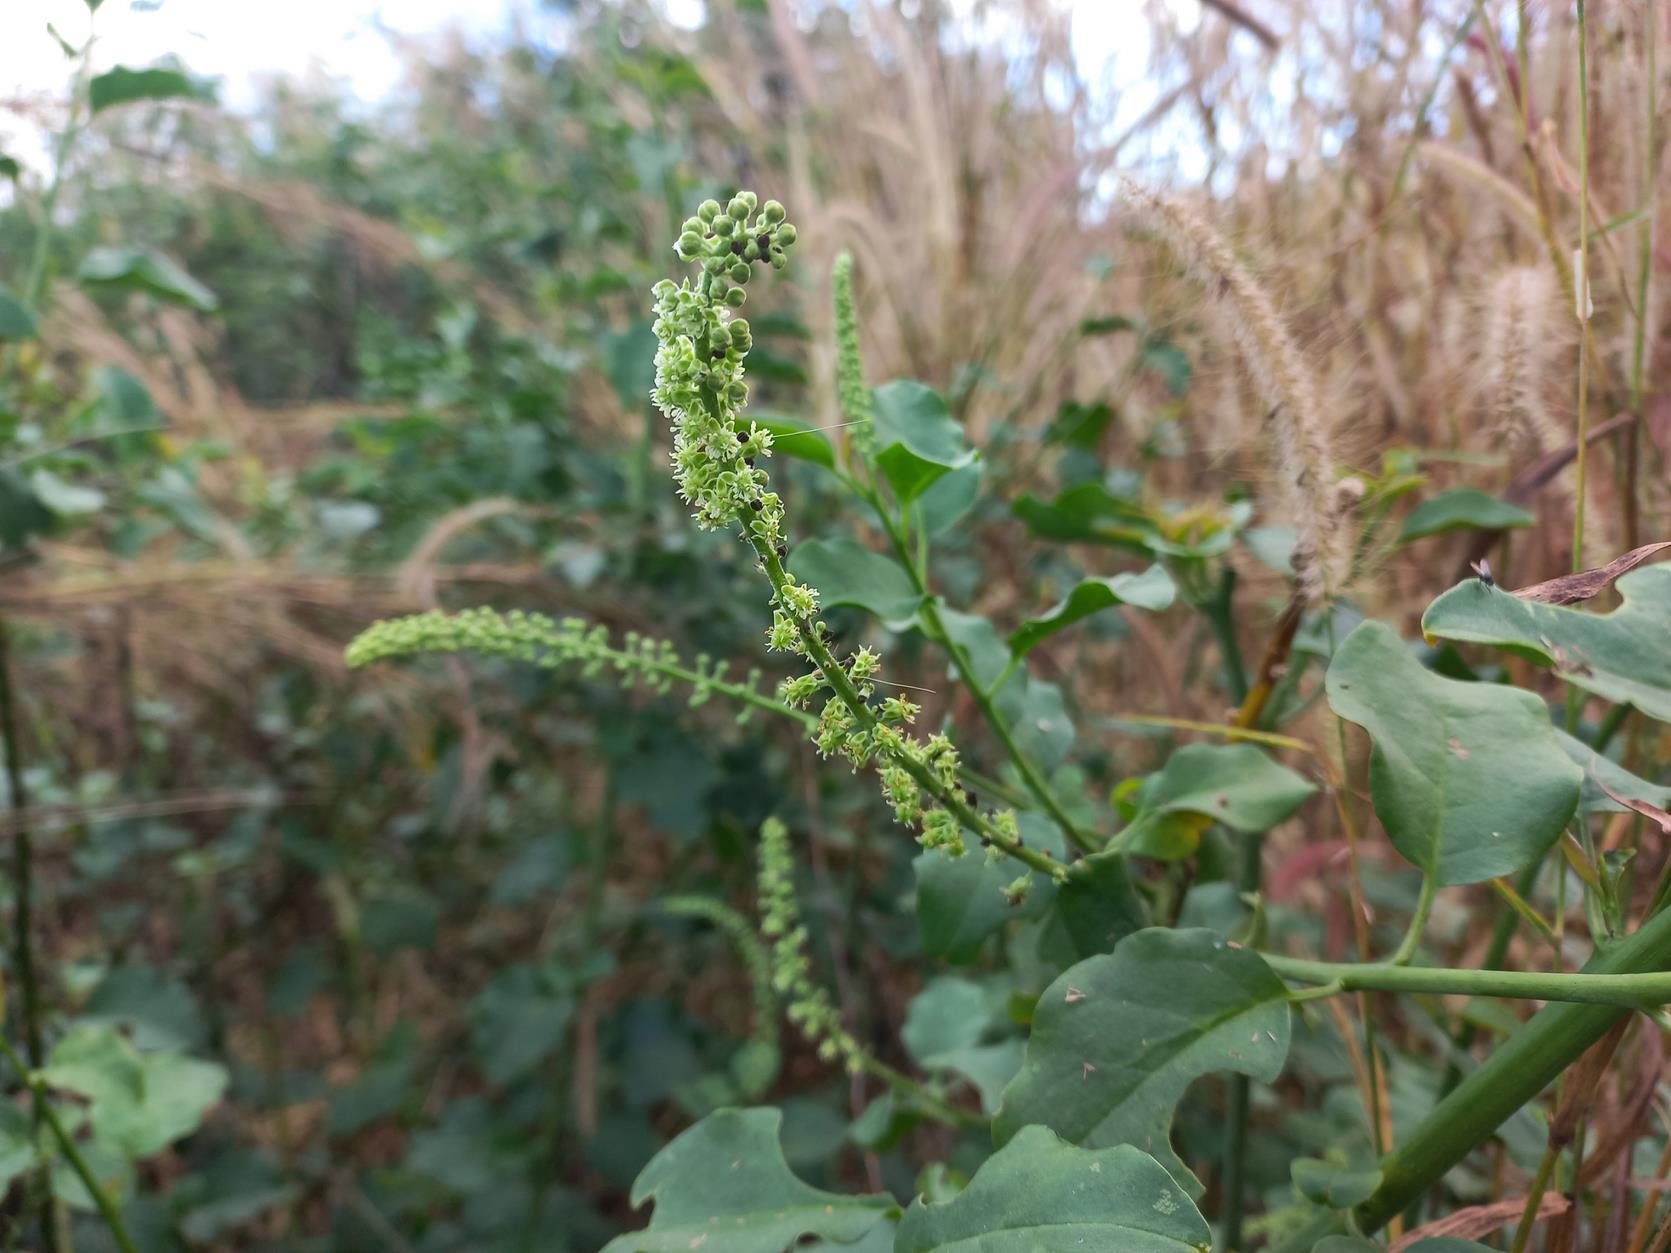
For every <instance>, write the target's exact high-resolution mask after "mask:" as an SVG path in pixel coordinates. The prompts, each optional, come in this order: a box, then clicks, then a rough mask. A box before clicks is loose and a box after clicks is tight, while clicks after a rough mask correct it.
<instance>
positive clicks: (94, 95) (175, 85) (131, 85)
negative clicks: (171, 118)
mask: <svg viewBox="0 0 1671 1253" xmlns="http://www.w3.org/2000/svg"><path fill="white" fill-rule="evenodd" d="M214 98H215V93H214V89H213V88H212V87H210V86H209V85H208V84H206V83H202V82H199V81H198V80H196V79H194V78H192V77H191V76H190V75H189V74H184V73H182V72H181V71H179V70H173V69H167V68H165V67H162V66H157V67H153V68H151V69H147V70H130V69H129V68H128V67H127V66H125V65H118V66H116V67H115V68H114V69H109V70H106V71H105V72H104V73H103V74H98V75H95V76H94V78H93V81H92V82H90V83H88V84H87V102H88V104H90V105H91V106H92V108H93V112H94V113H102V112H104V110H106V109H109V108H114V107H115V106H116V105H119V104H131V103H133V102H134V101H136V100H213V99H214Z"/></svg>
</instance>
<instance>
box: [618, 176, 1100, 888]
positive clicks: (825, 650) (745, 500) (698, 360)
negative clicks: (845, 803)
mask: <svg viewBox="0 0 1671 1253" xmlns="http://www.w3.org/2000/svg"><path fill="white" fill-rule="evenodd" d="M794 242H795V228H794V226H793V225H791V224H790V223H789V222H788V221H787V220H786V219H785V214H784V209H783V206H782V205H780V204H779V203H778V202H777V201H775V200H768V201H767V202H766V203H765V205H764V206H760V205H759V202H758V200H757V198H756V197H755V195H754V194H753V193H752V192H739V193H738V194H737V195H736V196H735V197H733V198H732V200H731V202H730V203H729V204H728V205H725V206H723V207H722V206H721V205H720V204H719V202H718V201H714V200H709V201H705V202H704V203H703V204H702V206H701V207H700V208H699V209H698V210H697V212H696V215H695V216H694V217H691V218H688V219H686V221H685V223H684V226H683V228H682V230H681V233H680V236H679V239H678V241H677V243H675V245H674V250H675V251H676V252H677V253H678V254H679V256H680V258H681V259H683V260H686V261H694V262H696V263H698V264H699V265H700V267H701V272H700V273H699V274H698V275H696V276H695V277H694V279H686V280H685V281H684V282H682V283H674V282H672V281H671V280H669V279H663V280H662V281H661V282H659V283H657V284H656V286H655V288H654V294H655V310H656V322H655V333H656V339H657V344H658V346H657V350H656V383H655V388H654V390H653V391H652V393H651V396H652V398H653V399H654V401H655V403H656V406H657V407H658V408H659V409H660V410H661V411H662V413H663V414H665V415H666V417H667V419H668V421H669V422H670V423H671V424H672V428H673V469H674V473H675V477H676V478H677V480H678V484H679V492H680V495H681V496H682V497H683V498H684V499H685V500H686V501H688V502H689V503H690V504H691V505H692V506H693V516H694V517H695V519H696V523H697V525H698V526H699V527H701V528H703V529H705V530H715V529H719V528H721V527H726V526H730V525H733V524H735V525H738V526H740V527H741V529H742V532H743V536H744V538H745V539H746V540H747V541H748V543H749V544H750V545H752V546H753V548H754V550H755V552H756V554H757V555H758V556H759V558H760V566H761V569H762V570H763V571H764V572H765V574H766V577H767V578H768V579H769V580H770V581H771V585H772V599H771V606H772V625H771V627H770V629H769V630H768V631H767V632H766V638H767V643H768V645H769V646H770V647H771V648H772V649H773V650H774V651H777V652H786V653H791V654H793V655H795V656H798V657H802V658H804V659H805V660H806V661H808V662H810V663H811V666H812V668H811V669H810V670H808V671H807V672H806V673H804V674H802V675H800V676H798V677H796V678H793V679H790V680H789V681H788V682H786V683H785V684H784V685H783V688H782V693H781V694H782V696H783V698H784V700H785V702H786V703H788V704H790V705H793V706H795V707H796V708H807V707H809V706H811V705H812V704H813V703H814V702H815V701H817V700H819V699H820V698H822V699H823V702H824V703H823V705H822V708H821V710H820V712H819V714H818V721H817V725H816V727H815V729H814V732H813V742H814V743H815V744H816V745H817V747H818V751H819V752H820V753H821V754H823V755H824V756H826V757H831V756H837V755H839V756H842V757H844V758H846V759H847V761H848V762H849V763H850V764H851V765H852V766H853V768H854V769H855V770H857V769H858V768H859V767H861V766H866V765H870V766H874V767H875V769H876V770H877V773H878V774H879V775H880V777H881V783H882V791H883V795H884V796H885V797H886V798H887V800H888V802H889V804H891V805H892V806H893V810H894V816H895V818H896V819H897V820H898V821H899V822H901V823H903V824H905V825H907V826H914V827H917V828H918V829H919V835H918V839H919V840H920V841H921V843H922V845H923V846H924V847H925V848H930V849H934V848H939V849H944V850H945V851H947V852H948V853H951V854H953V855H956V854H961V853H962V852H963V851H964V848H965V842H964V834H963V833H964V831H965V830H970V831H974V832H976V833H977V834H978V835H979V837H980V839H981V841H982V842H983V843H985V844H987V845H988V846H989V847H990V848H994V849H997V850H999V851H1002V852H1004V853H1008V854H1009V855H1010V856H1012V857H1015V858H1016V859H1017V860H1019V861H1021V862H1023V863H1024V864H1025V865H1027V866H1028V867H1029V868H1030V869H1031V870H1034V871H1039V872H1042V873H1046V874H1049V875H1052V876H1053V877H1056V878H1063V877H1065V876H1066V874H1067V867H1066V866H1064V865H1063V864H1062V863H1060V862H1058V861H1057V860H1056V859H1055V858H1053V857H1050V856H1048V855H1047V854H1044V853H1042V852H1040V851H1038V850H1036V849H1030V848H1027V847H1025V846H1024V845H1023V844H1022V843H1021V839H1020V833H1019V830H1018V827H1017V824H1016V820H1015V815H1014V813H1013V812H1009V811H994V812H991V813H988V814H983V813H981V812H979V811H978V810H977V809H976V808H975V804H974V797H973V795H972V794H971V793H966V792H965V791H964V790H963V788H962V787H961V785H960V784H959V783H958V770H959V762H958V753H957V749H956V748H955V746H954V745H953V744H952V742H951V740H950V739H949V738H948V737H946V736H945V735H934V736H931V737H929V738H928V739H927V740H921V739H918V738H916V737H915V736H913V735H912V734H911V733H910V731H909V729H908V728H909V727H910V726H911V724H912V723H913V722H914V721H915V720H916V717H917V714H918V713H919V712H920V706H918V705H917V704H916V703H915V702H913V701H911V700H908V699H906V698H905V697H903V696H888V697H885V698H881V699H878V698H877V694H876V687H877V684H878V683H879V682H881V680H880V678H879V671H880V668H881V662H880V659H879V658H878V657H877V655H876V654H875V653H874V652H872V651H871V650H870V649H868V648H860V649H858V650H857V651H855V652H853V653H850V654H848V655H847V656H846V657H844V658H842V659H840V660H839V661H838V660H837V659H836V657H835V656H834V655H833V654H832V652H831V651H830V647H829V642H828V640H829V632H828V628H827V627H826V626H825V624H824V623H823V622H822V621H821V620H820V619H819V617H818V608H819V599H818V589H816V588H814V587H809V586H807V585H806V584H804V583H801V582H798V581H797V580H796V578H795V576H794V575H792V574H790V573H789V572H788V571H787V570H785V569H784V567H783V558H784V557H785V556H786V555H787V554H788V548H787V545H786V544H785V542H784V511H783V501H782V499H781V498H780V497H779V496H778V495H777V493H776V492H773V491H772V490H771V489H770V480H769V478H768V476H767V474H766V471H765V470H764V469H763V468H762V467H761V466H760V464H759V463H760V461H761V460H763V459H764V458H766V457H768V456H770V454H771V451H772V438H771V435H770V433H769V432H767V431H765V430H762V429H761V428H760V427H758V426H756V425H754V424H752V423H748V422H746V421H745V419H744V418H743V408H744V406H745V405H746V404H747V403H748V383H747V382H746V380H745V377H744V369H743V363H744V359H745V358H746V357H747V355H748V352H749V349H750V347H751V346H752V339H751V336H750V333H749V327H748V323H747V322H746V321H744V320H743V319H742V318H740V317H736V316H734V311H735V310H737V309H739V308H741V307H742V305H743V303H744V300H745V299H746V295H745V292H744V290H743V288H744V287H745V286H746V284H747V283H748V281H749V279H750V278H751V277H752V276H753V272H754V266H755V264H757V263H759V262H762V261H769V262H770V264H771V265H772V267H773V268H774V269H782V268H783V266H784V265H785V264H786V261H787V251H788V249H789V248H790V247H791V246H793V244H794Z"/></svg>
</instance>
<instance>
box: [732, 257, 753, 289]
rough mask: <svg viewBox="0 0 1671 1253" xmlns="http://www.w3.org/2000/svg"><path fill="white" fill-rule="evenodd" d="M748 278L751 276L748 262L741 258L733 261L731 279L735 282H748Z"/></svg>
mask: <svg viewBox="0 0 1671 1253" xmlns="http://www.w3.org/2000/svg"><path fill="white" fill-rule="evenodd" d="M748 278H749V266H748V262H747V261H744V260H742V259H740V258H739V259H737V260H735V261H733V262H732V263H731V281H732V282H733V283H746V282H748Z"/></svg>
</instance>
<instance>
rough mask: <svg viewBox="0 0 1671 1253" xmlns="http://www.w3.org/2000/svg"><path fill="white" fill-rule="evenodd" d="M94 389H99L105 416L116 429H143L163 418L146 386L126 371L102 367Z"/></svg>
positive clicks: (95, 373) (99, 369)
mask: <svg viewBox="0 0 1671 1253" xmlns="http://www.w3.org/2000/svg"><path fill="white" fill-rule="evenodd" d="M93 385H94V386H95V387H97V388H98V392H99V407H100V409H101V410H102V416H103V417H104V419H105V421H106V422H108V423H109V424H110V425H111V426H113V427H118V428H120V427H132V426H142V425H144V424H145V423H147V422H154V421H156V420H157V419H158V418H160V417H161V416H162V415H161V414H160V413H159V412H158V410H157V402H156V401H154V400H152V399H151V393H150V392H148V391H146V390H145V384H143V383H141V382H140V381H139V380H138V379H136V378H135V377H134V376H133V375H131V374H129V373H128V372H127V371H126V370H123V369H119V368H118V367H116V366H100V367H99V368H98V369H97V370H95V371H93Z"/></svg>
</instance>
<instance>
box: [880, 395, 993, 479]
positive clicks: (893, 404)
mask: <svg viewBox="0 0 1671 1253" xmlns="http://www.w3.org/2000/svg"><path fill="white" fill-rule="evenodd" d="M876 443H877V447H878V448H879V449H880V451H879V452H878V453H877V454H876V464H877V466H878V467H880V469H881V471H882V473H883V474H884V475H886V476H887V480H888V483H889V485H890V486H891V487H892V488H893V489H894V495H896V496H897V497H899V500H900V503H902V504H908V503H909V502H911V501H913V500H915V499H916V498H917V497H918V496H920V495H922V493H923V492H924V491H926V490H927V488H928V486H929V484H931V483H933V482H934V481H935V480H936V479H938V478H940V477H941V476H942V475H944V474H946V473H947V472H949V471H951V470H956V469H960V468H962V467H963V466H967V465H970V464H972V463H973V462H974V460H975V451H974V449H972V448H970V447H969V441H968V440H967V439H965V438H964V435H963V428H962V427H961V426H959V425H958V424H957V420H956V419H955V418H953V417H952V415H951V410H949V409H948V408H947V407H946V402H945V400H944V399H942V398H941V396H940V393H939V392H937V391H935V390H934V389H933V388H932V387H929V386H927V385H926V384H923V383H917V382H913V381H911V380H909V379H896V380H895V381H894V382H892V383H884V384H882V386H880V387H878V388H877V389H876Z"/></svg>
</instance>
